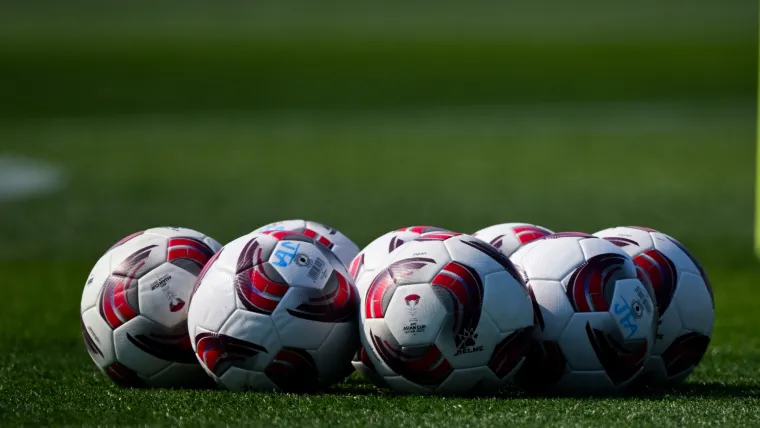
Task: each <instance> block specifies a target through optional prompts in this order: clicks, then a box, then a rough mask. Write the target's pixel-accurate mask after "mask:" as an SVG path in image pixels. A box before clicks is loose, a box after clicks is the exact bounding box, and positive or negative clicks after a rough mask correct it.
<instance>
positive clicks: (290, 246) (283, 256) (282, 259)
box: [272, 241, 301, 267]
mask: <svg viewBox="0 0 760 428" xmlns="http://www.w3.org/2000/svg"><path fill="white" fill-rule="evenodd" d="M299 248H301V244H294V243H292V242H288V241H282V242H281V243H280V248H279V249H278V250H277V251H275V252H274V256H275V257H277V260H276V261H273V262H272V264H273V265H275V266H279V267H288V266H290V264H291V263H293V260H295V258H296V254H298V249H299Z"/></svg>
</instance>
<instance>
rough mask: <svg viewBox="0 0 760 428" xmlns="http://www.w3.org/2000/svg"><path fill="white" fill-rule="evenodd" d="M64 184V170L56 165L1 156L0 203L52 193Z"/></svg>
mask: <svg viewBox="0 0 760 428" xmlns="http://www.w3.org/2000/svg"><path fill="white" fill-rule="evenodd" d="M63 183H64V180H63V173H62V170H61V169H60V168H58V167H56V166H54V165H50V164H47V163H44V162H40V161H36V160H33V159H28V158H23V157H15V156H6V155H2V154H0V202H2V201H9V200H18V199H25V198H28V197H31V196H36V195H41V194H46V193H50V192H53V191H55V190H57V189H59V188H60V187H62V186H63Z"/></svg>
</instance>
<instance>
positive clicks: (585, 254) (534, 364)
mask: <svg viewBox="0 0 760 428" xmlns="http://www.w3.org/2000/svg"><path fill="white" fill-rule="evenodd" d="M511 260H512V262H513V263H514V264H515V266H516V268H517V269H518V271H519V272H520V273H521V275H522V276H523V279H524V280H525V282H526V284H527V286H528V289H529V292H530V294H531V296H532V298H533V300H534V301H535V304H536V305H537V308H536V311H535V313H536V323H537V325H538V326H537V328H536V329H535V332H534V335H533V337H534V339H535V342H534V344H533V346H532V347H531V351H530V353H529V356H528V359H527V361H526V362H525V365H524V366H523V369H522V370H521V372H520V374H519V376H518V382H519V383H520V384H521V385H522V386H524V387H526V388H528V389H534V390H536V389H544V390H553V391H555V392H562V393H581V394H583V393H591V394H603V393H610V392H615V391H619V390H621V389H623V388H625V387H626V386H628V385H629V384H630V383H631V382H633V381H634V380H635V379H636V378H637V377H638V376H639V375H640V374H641V372H643V370H644V364H646V361H647V359H648V358H649V355H650V351H651V349H652V345H653V343H654V336H655V327H656V325H657V308H656V307H655V304H654V301H653V299H652V296H651V292H650V290H649V289H647V287H646V286H645V285H644V284H642V283H641V281H640V280H639V279H638V278H637V276H636V268H635V266H634V264H633V260H632V259H631V258H630V256H628V255H627V254H626V253H625V252H624V251H623V250H621V249H620V248H618V247H617V246H615V245H614V244H612V243H610V242H608V241H605V240H603V239H599V238H596V237H594V236H592V235H587V234H585V233H577V232H567V233H556V234H553V235H549V236H546V237H544V238H541V239H539V240H537V241H534V242H533V243H531V244H529V245H527V246H524V247H522V248H520V249H519V250H517V252H515V254H513V255H512V257H511Z"/></svg>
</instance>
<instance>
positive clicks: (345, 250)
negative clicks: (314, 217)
mask: <svg viewBox="0 0 760 428" xmlns="http://www.w3.org/2000/svg"><path fill="white" fill-rule="evenodd" d="M306 227H308V228H309V229H311V230H313V231H315V232H317V233H318V234H319V235H321V236H323V237H325V238H327V239H328V240H329V241H330V242H332V244H333V247H332V252H333V253H334V254H335V255H336V256H337V257H338V259H339V260H340V262H341V263H342V264H344V265H348V264H349V263H351V260H353V259H354V257H356V255H357V254H359V246H358V245H356V244H355V243H354V242H353V241H351V239H349V238H348V236H346V235H344V234H343V233H341V232H339V231H338V230H336V229H328V228H327V227H326V226H325V225H323V224H321V223H317V222H315V221H307V222H306Z"/></svg>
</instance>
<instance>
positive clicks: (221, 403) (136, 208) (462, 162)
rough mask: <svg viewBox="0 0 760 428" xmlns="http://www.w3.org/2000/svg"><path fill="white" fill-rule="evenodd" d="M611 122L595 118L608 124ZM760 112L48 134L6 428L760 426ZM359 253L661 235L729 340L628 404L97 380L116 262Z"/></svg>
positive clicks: (205, 122) (97, 125)
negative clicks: (165, 241) (757, 168)
mask: <svg viewBox="0 0 760 428" xmlns="http://www.w3.org/2000/svg"><path fill="white" fill-rule="evenodd" d="M592 107H593V106H592ZM753 120H754V117H753V112H752V111H751V109H750V108H747V106H746V105H723V106H711V107H700V106H693V107H689V106H683V105H673V104H658V105H642V106H638V107H637V106H633V107H631V106H625V105H617V106H616V105H602V106H598V107H596V108H591V109H588V110H584V109H582V108H579V107H577V106H570V108H567V109H563V108H560V109H559V110H556V111H552V110H546V109H545V108H544V107H535V108H532V109H531V108H522V107H521V108H515V109H502V110H499V109H495V110H494V109H484V110H474V111H473V110H455V111H436V110H433V111H430V110H424V111H406V112H395V113H382V112H375V113H351V114H349V113H333V114H316V113H310V112H301V113H298V114H295V113H293V114H279V115H270V116H261V115H260V116H244V115H241V116H240V117H237V118H231V117H218V118H216V119H212V118H208V117H206V118H192V117H190V118H188V117H184V118H182V117H158V118H156V117H143V118H133V117H125V118H121V119H107V120H106V119H100V120H87V119H82V120H36V121H25V122H22V123H19V124H16V125H6V126H4V127H2V128H0V141H2V152H3V153H14V154H17V155H24V156H29V157H33V158H36V159H41V160H45V161H48V162H51V163H54V164H56V165H59V166H61V167H62V168H64V171H65V172H66V174H67V182H66V186H65V187H64V189H63V190H62V191H61V192H60V193H56V194H51V195H48V196H42V197H38V198H35V199H30V200H23V201H5V202H0V241H2V243H3V245H2V247H1V248H0V293H1V294H0V295H2V297H3V300H4V309H3V310H2V311H0V341H2V343H3V350H4V352H3V353H2V354H0V397H1V398H2V399H0V420H2V421H3V423H4V425H21V424H27V425H59V424H71V425H79V424H88V425H92V424H119V425H121V424H133V425H136V424H152V425H157V424H188V425H200V424H215V425H216V424H220V425H221V424H230V425H237V424H244V423H245V424H252V425H256V424H259V425H266V426H360V425H380V426H441V425H444V426H464V425H470V426H504V425H508V424H518V423H525V424H534V425H544V424H552V425H570V426H572V425H578V426H588V425H598V424H605V425H622V424H624V425H626V426H628V425H658V426H664V425H670V426H684V425H703V424H742V425H747V426H750V425H757V424H760V412H758V410H757V409H758V408H760V399H759V398H760V397H759V396H760V337H758V335H757V333H756V324H755V323H757V322H760V314H758V313H757V312H754V311H755V309H756V302H757V301H758V299H760V291H758V289H757V287H756V284H757V283H758V282H759V281H760V269H758V267H757V266H756V262H755V260H754V258H753V256H752V228H751V227H752V218H753V217H752V207H753V202H752V194H753V183H754V152H753V150H754V144H753V138H754V124H753ZM294 217H304V218H312V219H316V220H320V221H324V222H327V223H329V224H331V225H333V226H335V227H337V228H339V229H341V230H342V231H344V232H346V233H347V234H348V235H349V236H351V237H352V238H353V239H354V240H356V241H357V243H359V244H366V243H367V242H369V240H370V239H371V238H373V237H374V236H376V235H378V234H380V233H383V232H385V231H386V230H388V229H392V228H395V227H399V226H401V225H408V224H417V223H432V224H438V225H441V226H445V227H448V228H451V229H455V230H461V231H465V232H467V231H473V230H475V229H478V228H480V227H483V226H485V225H487V224H491V223H496V222H502V221H532V222H536V223H539V224H543V225H546V226H548V227H551V228H554V229H556V230H586V231H591V232H593V231H595V230H598V229H601V228H604V227H608V226H612V225H617V224H642V225H648V226H652V227H656V228H659V229H662V230H664V231H666V232H670V233H672V234H673V235H675V236H676V237H678V238H679V239H681V240H682V241H684V243H685V244H686V245H687V246H689V247H690V248H692V249H693V250H694V252H695V253H696V254H697V256H698V257H699V258H700V259H702V260H703V262H704V263H705V267H706V269H707V271H708V273H709V274H710V275H711V279H712V282H713V287H714V292H715V301H716V313H717V320H716V325H715V331H714V335H713V341H712V344H711V347H710V349H709V351H708V353H707V355H706V356H705V359H704V361H703V363H702V364H701V365H700V367H699V368H698V369H697V371H696V372H695V373H694V375H693V376H692V377H691V378H690V379H689V381H688V383H686V384H684V385H683V386H681V387H678V388H676V389H675V390H670V391H665V392H664V393H661V394H645V395H633V396H631V395H629V396H621V397H607V398H598V397H597V398H560V397H534V396H527V395H525V394H524V393H521V392H519V391H508V392H506V393H504V394H503V395H500V396H498V397H461V398H452V397H447V398H437V397H420V396H398V395H392V394H388V393H382V392H378V391H377V390H375V389H374V388H373V387H371V386H369V385H368V384H366V383H364V382H363V381H361V380H359V379H358V378H351V379H350V380H349V381H347V382H346V383H344V384H341V385H338V386H335V387H334V388H332V389H331V390H329V391H327V392H325V393H322V394H315V395H306V396H301V395H283V394H262V393H233V392H226V391H207V390H192V391H171V390H129V389H119V388H117V387H115V386H114V385H112V384H111V383H110V382H109V381H108V380H107V379H106V378H105V377H104V376H102V375H101V374H100V373H99V372H98V371H97V370H96V368H95V367H94V365H93V364H92V362H91V361H90V359H89V357H88V356H87V353H86V351H85V349H84V345H83V344H82V341H81V336H80V332H79V325H78V319H77V318H78V314H77V311H78V306H79V304H78V302H79V298H80V293H81V287H82V285H83V283H84V281H85V279H86V276H87V273H88V271H89V269H90V267H91V265H92V263H94V260H95V259H96V258H97V256H98V255H99V254H100V253H101V252H102V251H104V250H105V249H106V248H108V247H109V246H110V245H111V244H112V243H113V242H114V241H116V240H117V239H118V238H120V237H121V236H123V235H125V234H128V233H130V232H132V231H134V230H137V229H141V228H145V227H148V226H152V225H160V224H175V225H187V226H189V227H194V228H197V229H199V230H201V231H204V232H206V233H209V234H210V235H212V236H214V237H216V238H217V239H219V240H221V241H226V240H230V239H233V238H235V237H236V236H238V235H241V234H243V233H246V232H248V231H250V230H252V229H254V228H256V227H257V226H259V225H261V224H263V223H266V222H269V221H272V220H276V219H283V218H294Z"/></svg>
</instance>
